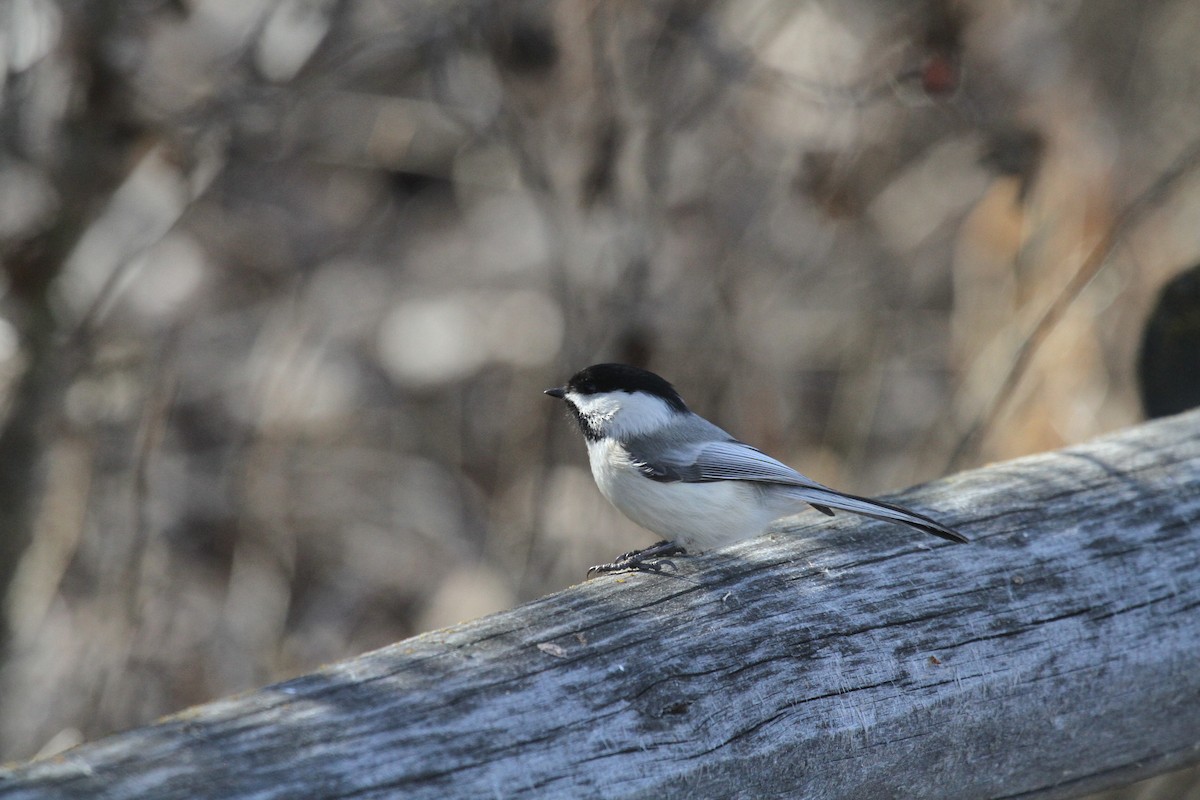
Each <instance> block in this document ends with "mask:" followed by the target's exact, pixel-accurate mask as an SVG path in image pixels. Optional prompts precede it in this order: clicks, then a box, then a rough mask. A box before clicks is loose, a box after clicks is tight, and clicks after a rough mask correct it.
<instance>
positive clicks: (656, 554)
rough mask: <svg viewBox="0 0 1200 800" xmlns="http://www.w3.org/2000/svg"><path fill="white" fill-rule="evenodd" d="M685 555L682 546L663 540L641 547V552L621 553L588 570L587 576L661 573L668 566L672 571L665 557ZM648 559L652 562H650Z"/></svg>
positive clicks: (671, 564) (671, 565) (670, 563)
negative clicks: (625, 572) (628, 572)
mask: <svg viewBox="0 0 1200 800" xmlns="http://www.w3.org/2000/svg"><path fill="white" fill-rule="evenodd" d="M686 554H687V550H685V549H683V546H682V545H679V544H676V543H675V542H672V541H669V540H667V539H663V540H662V541H661V542H656V543H655V544H652V545H650V546H649V547H643V548H642V549H641V550H630V551H629V552H628V553H621V555H619V556H617V557H616V558H614V559H613V560H612V561H610V562H609V563H607V564H597V565H596V566H594V567H592V568H591V569H589V570H588V571H587V574H588V577H589V578H590V577H592V573H593V572H621V571H623V570H633V571H635V572H662V570H663V567H664V566H670V567H671V568H672V569H673V568H674V567H675V564H674V563H673V562H671V561H667V560H665V559H666V557H667V556H681V555H686ZM650 559H654V560H653V561H651V560H650ZM659 559H662V560H659Z"/></svg>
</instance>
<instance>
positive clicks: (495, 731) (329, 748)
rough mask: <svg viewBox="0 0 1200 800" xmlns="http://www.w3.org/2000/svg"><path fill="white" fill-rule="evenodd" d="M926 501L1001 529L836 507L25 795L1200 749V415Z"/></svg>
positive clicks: (990, 768) (814, 776) (243, 700)
mask: <svg viewBox="0 0 1200 800" xmlns="http://www.w3.org/2000/svg"><path fill="white" fill-rule="evenodd" d="M900 499H901V502H905V503H907V504H911V505H914V506H916V507H918V508H920V509H924V510H926V511H928V512H930V513H931V514H934V515H935V516H937V517H938V518H939V519H942V520H944V521H945V522H947V523H949V524H951V525H954V526H955V527H957V528H959V529H960V530H962V531H963V532H964V533H966V534H967V535H968V536H970V537H971V538H972V543H971V544H969V545H952V544H947V543H943V542H941V541H938V540H936V539H933V538H931V537H925V536H921V535H920V534H917V533H916V532H913V531H910V530H908V529H905V528H902V527H898V526H893V525H888V524H886V523H876V522H873V521H868V520H862V519H858V518H854V517H851V516H848V515H839V516H838V517H837V518H836V519H834V520H828V521H827V520H825V519H824V518H822V517H821V516H820V515H818V514H816V513H811V514H807V515H804V516H803V517H800V518H797V519H796V520H792V523H794V524H793V525H792V526H791V527H789V528H787V529H785V530H780V531H779V532H778V533H775V534H773V535H770V536H768V537H765V538H761V539H759V540H756V541H753V542H747V543H744V544H742V545H739V546H737V547H734V548H732V549H729V550H725V551H721V552H718V553H714V554H711V555H708V556H704V557H698V558H690V559H680V560H679V562H678V565H679V569H678V572H677V573H675V574H672V575H663V576H654V575H625V576H607V577H602V578H599V579H596V580H592V581H590V582H587V583H584V584H582V585H579V586H574V587H572V588H570V589H567V590H565V591H563V592H559V593H557V594H554V595H550V596H548V597H544V598H542V599H540V600H537V601H535V602H532V603H529V604H526V605H524V606H521V607H519V608H516V609H513V610H511V611H507V612H504V613H501V614H497V615H494V616H491V617H487V618H485V619H480V620H476V621H473V622H468V623H465V624H462V625H459V626H456V627H454V628H450V629H446V630H441V631H436V632H433V633H429V634H425V635H422V636H418V637H416V638H414V639H410V640H407V641H404V642H400V643H399V644H396V645H393V646H391V647H388V648H384V649H382V650H379V651H377V652H373V653H368V654H366V655H364V656H361V657H359V658H356V659H353V660H350V661H346V662H344V663H341V664H336V665H333V666H330V667H328V668H326V669H323V670H321V671H320V672H317V673H314V674H311V675H307V676H304V677H301V678H297V679H295V680H291V681H288V682H286V683H282V684H279V685H276V686H272V687H268V688H266V689H262V690H260V691H257V692H254V693H251V694H248V695H245V696H241V697H235V698H230V699H227V700H222V701H219V702H216V703H212V704H209V705H206V706H202V707H199V708H196V709H193V710H190V711H185V712H183V713H181V714H178V715H175V716H172V717H169V718H166V719H164V720H162V721H161V722H159V723H157V724H154V725H151V726H148V727H145V728H140V729H137V730H133V731H129V732H126V733H123V734H119V735H116V736H112V737H110V738H108V739H104V740H101V741H98V742H95V743H90V744H85V745H82V746H80V747H78V748H75V749H74V750H71V751H69V752H67V753H65V754H63V755H60V756H57V757H54V758H52V759H48V760H44V761H40V762H34V763H31V764H26V765H19V766H16V767H12V768H10V769H8V770H7V771H3V772H0V797H3V798H35V797H36V798H43V797H88V798H128V797H156V798H196V797H221V798H251V797H254V798H293V797H326V798H335V797H356V798H373V797H406V798H446V797H488V798H491V797H505V798H507V797H527V796H537V797H570V798H577V797H620V798H632V797H647V798H649V797H689V798H690V797H746V798H750V797H755V798H757V797H813V798H865V797H922V798H938V797H944V798H955V799H956V800H962V799H963V798H1001V797H1004V798H1011V797H1038V798H1042V797H1071V796H1076V795H1079V794H1082V793H1084V792H1086V791H1090V790H1096V789H1100V788H1105V787H1110V786H1116V785H1122V784H1125V783H1129V782H1131V781H1134V780H1137V779H1140V778H1143V777H1147V776H1149V775H1152V774H1154V773H1157V772H1161V771H1165V770H1167V769H1170V768H1173V767H1178V766H1182V765H1185V764H1189V763H1193V762H1196V761H1197V760H1200V750H1198V749H1197V748H1198V746H1200V668H1198V660H1200V414H1197V413H1193V414H1190V415H1184V416H1180V417H1175V418H1172V419H1168V420H1164V421H1161V422H1156V423H1153V424H1147V425H1143V426H1140V427H1137V428H1133V429H1130V430H1127V431H1124V432H1122V433H1119V434H1117V435H1114V436H1110V437H1108V438H1105V439H1101V440H1098V441H1095V442H1092V443H1090V444H1087V445H1083V446H1079V447H1072V448H1068V449H1066V450H1063V451H1060V452H1057V453H1051V454H1046V455H1040V456H1035V457H1031V458H1024V459H1019V460H1017V461H1012V462H1008V463H1004V464H998V465H994V466H990V467H987V468H984V469H980V470H976V471H973V472H968V473H963V474H960V475H956V476H953V477H950V478H947V479H945V480H942V481H939V482H937V483H934V484H931V485H929V486H926V487H924V488H922V489H921V490H919V491H913V492H909V493H907V494H906V495H904V496H903V497H902V498H900ZM598 535H603V532H598ZM580 566H581V569H582V567H583V565H580Z"/></svg>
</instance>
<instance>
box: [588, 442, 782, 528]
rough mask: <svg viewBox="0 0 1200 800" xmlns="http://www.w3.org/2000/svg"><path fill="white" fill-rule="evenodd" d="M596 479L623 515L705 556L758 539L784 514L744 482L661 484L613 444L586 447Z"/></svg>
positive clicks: (758, 489) (605, 494) (589, 443)
mask: <svg viewBox="0 0 1200 800" xmlns="http://www.w3.org/2000/svg"><path fill="white" fill-rule="evenodd" d="M588 460H589V461H590V462H591V466H592V477H593V478H595V480H596V486H597V487H599V489H600V492H601V493H602V494H603V495H604V496H605V497H606V498H608V500H609V502H611V503H612V504H613V505H614V506H616V507H617V508H618V509H619V510H620V511H621V513H623V514H624V515H625V516H627V517H629V518H630V519H631V520H633V521H634V522H636V523H637V524H638V525H641V526H642V527H643V528H646V529H648V530H650V531H653V532H654V533H656V534H658V535H659V536H660V537H662V538H664V539H669V540H673V541H676V542H679V543H680V544H682V545H684V546H689V547H693V548H698V549H701V550H706V549H709V548H712V547H721V546H724V545H727V544H731V543H733V542H736V541H740V540H742V539H748V538H750V537H752V536H757V535H759V534H760V533H762V532H763V531H764V530H766V528H767V526H768V525H769V524H770V523H771V522H772V521H773V520H775V519H778V518H779V517H780V516H782V514H783V513H785V510H784V509H779V508H772V507H770V506H772V505H774V504H773V503H770V502H767V503H764V502H763V500H764V497H763V493H762V490H761V489H760V487H758V486H756V485H754V484H751V483H747V482H743V481H713V482H710V483H683V482H673V483H667V482H659V481H654V480H651V479H650V478H647V477H646V476H645V475H643V474H642V473H640V472H639V471H638V469H637V467H636V466H635V465H634V463H633V460H632V459H631V458H630V456H629V453H628V452H627V451H626V450H625V449H624V448H623V447H622V446H621V445H620V444H619V443H618V442H616V441H615V440H613V439H601V440H599V441H590V442H588Z"/></svg>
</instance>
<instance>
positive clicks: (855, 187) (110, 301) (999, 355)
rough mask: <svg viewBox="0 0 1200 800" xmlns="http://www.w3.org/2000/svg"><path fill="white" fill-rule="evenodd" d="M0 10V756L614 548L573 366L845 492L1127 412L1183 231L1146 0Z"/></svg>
mask: <svg viewBox="0 0 1200 800" xmlns="http://www.w3.org/2000/svg"><path fill="white" fill-rule="evenodd" d="M0 34H2V35H0V40H2V41H3V43H4V46H3V48H2V50H0V69H3V70H4V71H5V72H4V84H3V95H2V96H0V260H2V266H3V271H2V274H3V278H2V284H0V414H2V415H3V416H2V417H0V423H2V425H3V429H2V430H3V432H2V433H0V590H2V595H3V598H4V607H3V611H4V615H3V647H2V648H0V658H2V665H0V666H2V671H0V758H6V759H21V758H27V757H30V756H33V755H34V754H37V753H39V752H40V753H43V754H44V753H49V752H55V751H57V750H59V749H61V748H63V747H65V746H68V745H70V744H72V743H74V742H76V741H78V740H80V739H81V738H92V737H95V736H99V735H102V734H104V733H107V732H110V731H113V730H116V729H121V728H126V727H131V726H134V725H138V724H142V723H145V722H147V721H149V720H151V719H153V718H155V717H157V716H159V715H160V714H163V713H166V712H170V711H173V710H176V709H179V708H181V707H184V706H186V705H189V704H193V703H197V702H202V701H204V700H208V699H211V698H214V697H217V696H220V695H225V694H229V693H231V692H235V691H239V690H243V689H247V688H250V687H254V686H257V685H261V684H264V683H267V682H270V681H273V680H276V679H280V678H283V677H285V676H289V675H294V674H296V673H300V672H303V671H307V670H311V669H313V668H315V667H317V666H318V665H320V664H322V663H324V662H327V661H330V660H333V659H338V658H342V657H345V656H349V655H352V654H356V653H360V652H362V651H364V650H367V649H370V648H374V647H378V646H380V645H383V644H386V643H389V642H392V641H395V640H397V639H400V638H403V637H406V636H410V635H412V634H415V633H418V632H420V631H423V630H428V629H432V628H437V627H440V626H444V625H448V624H452V623H454V622H456V621H459V620H463V619H468V618H472V617H476V616H479V615H481V614H485V613H488V612H491V611H494V610H498V609H502V608H506V607H509V606H511V605H513V604H515V603H517V602H520V601H522V600H525V599H528V598H532V597H535V596H538V595H541V594H544V593H546V592H549V591H552V590H555V589H559V588H562V587H564V586H566V585H569V584H570V583H573V582H576V581H578V580H580V579H582V577H583V575H584V571H585V569H586V568H587V566H588V565H590V564H592V563H595V562H597V561H600V560H607V559H608V558H610V557H611V556H613V555H614V554H615V553H617V552H619V551H621V550H625V549H629V548H630V547H634V546H638V545H640V544H645V543H648V542H649V537H648V535H646V534H645V533H644V532H641V531H639V530H638V529H637V528H636V527H635V526H633V525H632V524H631V523H629V522H627V521H625V520H624V519H622V518H621V517H620V516H619V515H618V514H617V513H615V512H614V511H612V510H611V509H609V508H608V506H607V505H606V504H605V502H604V501H603V499H602V498H601V497H600V496H599V494H598V493H597V492H596V490H595V488H594V487H593V485H592V482H591V477H590V474H589V473H588V470H587V465H586V459H585V455H584V451H583V446H582V444H581V443H580V441H579V440H578V437H577V434H576V433H575V431H573V430H572V427H571V424H570V423H569V421H568V420H567V419H566V418H565V415H564V412H563V410H562V408H561V405H560V404H557V403H554V402H553V401H550V400H548V399H546V398H545V397H543V396H542V395H541V390H542V389H544V388H546V387H548V386H553V385H557V384H559V383H561V382H562V381H564V380H565V379H566V378H567V377H568V376H569V375H570V374H571V373H572V372H574V371H575V370H577V369H579V368H581V367H583V366H586V365H587V364H590V363H593V362H596V361H602V360H619V361H627V362H631V363H637V364H641V365H644V366H647V367H649V368H651V369H654V370H655V371H658V372H660V373H661V374H663V375H665V376H666V377H667V378H668V379H670V380H672V381H673V382H674V383H675V384H676V386H677V387H678V388H679V389H680V391H681V392H682V393H683V395H684V397H686V398H687V399H688V400H689V402H690V404H691V405H692V406H693V408H695V410H697V411H698V412H700V413H702V414H704V415H705V416H708V417H710V418H712V419H715V420H718V421H719V422H720V423H721V424H722V425H723V426H724V427H726V428H728V429H729V430H730V431H732V432H733V433H734V434H735V435H738V436H739V437H740V438H743V439H745V440H747V441H749V442H751V443H754V444H756V445H758V446H761V447H763V448H764V449H767V450H769V451H770V452H772V453H773V454H775V455H777V456H779V457H781V458H782V459H783V460H785V461H787V462H788V463H790V464H792V465H794V466H796V467H797V468H799V469H800V470H802V471H804V472H805V473H807V474H809V475H811V476H812V477H814V478H816V479H818V480H821V481H823V482H826V483H831V484H833V485H835V486H838V487H842V488H845V489H847V490H852V491H855V492H859V493H880V492H884V491H886V490H889V489H897V488H901V487H905V486H908V485H910V484H913V483H916V482H920V481H924V480H928V479H931V478H934V477H936V476H938V475H941V474H944V473H946V472H947V471H950V470H953V469H959V468H965V467H970V466H973V465H978V464H982V463H985V462H988V461H992V460H996V459H1004V458H1009V457H1012V456H1016V455H1019V454H1024V453H1031V452H1037V451H1041V450H1046V449H1051V448H1056V447H1059V446H1062V445H1064V444H1066V443H1070V442H1077V441H1080V440H1083V439H1086V438H1088V437H1091V436H1093V435H1095V434H1098V433H1101V432H1104V431H1108V430H1112V429H1114V428H1118V427H1122V426H1126V425H1130V424H1133V423H1135V422H1137V421H1138V420H1139V419H1140V418H1141V413H1142V412H1141V407H1140V405H1139V402H1138V396H1137V387H1136V381H1135V376H1136V370H1135V364H1136V362H1137V353H1138V348H1139V342H1140V340H1141V331H1142V327H1143V325H1144V323H1145V319H1146V317H1147V314H1148V312H1149V309H1150V307H1151V305H1152V304H1153V302H1154V299H1155V297H1156V295H1157V293H1158V292H1159V290H1160V288H1161V287H1162V286H1163V285H1164V284H1165V283H1166V282H1167V281H1168V280H1169V279H1170V278H1171V277H1172V276H1174V275H1175V274H1177V273H1178V272H1179V271H1180V270H1182V269H1183V268H1184V267H1186V266H1187V265H1189V264H1191V263H1194V262H1195V261H1196V260H1197V258H1198V256H1200V224H1197V214H1198V211H1200V174H1198V172H1200V170H1197V168H1196V164H1195V162H1196V161H1197V156H1196V148H1197V144H1196V143H1197V141H1198V140H1200V115H1197V113H1196V98H1197V96H1200V48H1198V47H1197V46H1196V43H1197V41H1200V6H1198V5H1197V4H1196V3H1194V2H1191V1H1190V0H1152V1H1151V2H1142V3H1121V2H1095V3H1083V2H1078V0H1076V1H1075V2H1072V1H1071V0H1065V1H1063V0H1059V1H1058V2H1055V1H1053V0H1042V1H1041V2H1035V1H1034V0H1028V1H1027V2H1008V3H994V2H984V0H978V1H976V2H970V1H964V2H953V1H952V0H930V1H929V2H898V1H897V0H851V1H850V2H844V1H843V0H836V2H835V0H817V1H814V2H786V3H785V2H774V1H772V0H753V1H749V0H741V1H739V2H712V1H709V2H692V1H691V0H658V1H657V2H653V1H652V2H645V3H619V2H612V3H597V2H587V0H543V1H541V2H533V1H532V0H527V1H525V2H495V1H493V2H464V1H461V0H445V1H444V2H438V3H417V2H414V3H376V2H367V0H349V1H346V2H335V1H334V0H253V1H252V2H247V1H246V0H190V1H185V0H176V1H175V2H168V1H166V0H158V1H150V0H140V1H139V2H99V1H98V0H97V1H95V2H80V1H78V0H76V1H74V2H69V1H68V0H21V1H20V2H17V1H16V0H14V1H13V2H10V3H8V4H6V5H4V6H2V7H0ZM1039 320H1043V322H1042V323H1041V324H1040V326H1039ZM950 521H951V522H957V521H956V520H953V519H951V520H950ZM967 530H968V532H969V526H967ZM895 534H896V535H900V536H902V535H906V534H905V533H904V532H903V531H902V530H900V529H897V531H895Z"/></svg>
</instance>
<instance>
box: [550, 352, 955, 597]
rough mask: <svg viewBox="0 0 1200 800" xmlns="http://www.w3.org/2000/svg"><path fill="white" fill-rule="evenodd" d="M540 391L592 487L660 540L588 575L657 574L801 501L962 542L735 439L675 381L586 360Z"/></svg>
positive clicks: (746, 534)
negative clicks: (580, 450)
mask: <svg viewBox="0 0 1200 800" xmlns="http://www.w3.org/2000/svg"><path fill="white" fill-rule="evenodd" d="M545 394H547V395H549V396H550V397H553V398H556V399H559V400H562V401H563V402H565V403H566V406H567V408H568V409H569V411H570V414H571V416H573V417H574V419H575V421H576V422H577V423H578V425H579V429H580V431H581V432H582V433H583V438H584V441H585V442H586V443H587V452H588V461H589V462H590V464H591V469H592V477H593V478H594V479H595V482H596V486H597V488H598V489H599V490H600V493H601V494H603V495H604V497H605V498H607V499H608V501H609V502H610V503H612V504H613V505H614V506H616V507H617V509H618V510H620V511H621V512H622V513H623V514H624V515H625V516H627V517H628V518H629V519H631V520H633V521H634V522H636V523H637V524H638V525H640V526H642V527H643V528H646V529H647V530H649V531H651V532H652V533H654V534H656V535H658V536H660V537H662V538H661V540H660V541H659V542H657V543H655V544H653V545H651V546H649V547H645V548H642V549H640V550H631V551H630V552H627V553H622V554H621V555H619V556H617V558H615V559H614V560H613V561H611V562H608V563H605V564H597V565H596V566H594V567H592V568H591V569H589V570H588V575H589V576H591V575H592V574H593V573H605V572H617V571H625V570H635V571H645V572H660V571H661V569H662V566H663V565H664V564H670V565H672V566H673V562H671V561H669V560H667V558H668V557H669V556H674V555H683V554H687V553H688V552H689V548H690V549H696V550H708V549H711V548H715V547H724V546H725V545H729V544H732V543H734V542H738V541H742V540H743V539H748V538H751V537H754V536H758V535H759V534H761V533H763V532H765V531H766V529H767V527H768V526H769V525H770V524H771V523H772V522H774V521H775V520H777V519H780V518H781V517H784V516H787V515H789V514H793V513H796V512H798V511H800V510H802V509H803V508H804V505H805V504H808V505H810V506H812V507H813V508H815V509H816V510H818V511H820V512H821V513H823V514H827V515H829V516H833V514H834V510H835V509H836V510H838V511H849V512H852V513H854V514H860V515H863V516H866V517H872V518H874V519H880V520H886V521H888V522H895V523H900V524H904V525H909V526H911V527H913V528H916V529H917V530H920V531H924V532H925V533H928V534H932V535H933V536H937V537H940V538H942V539H945V540H947V541H950V542H955V543H960V544H965V543H966V542H967V541H968V539H967V538H966V537H965V536H963V535H962V534H961V533H959V532H958V531H956V530H954V529H953V528H951V527H949V526H947V525H944V524H942V523H940V522H938V521H937V520H934V519H932V518H930V517H928V516H925V515H924V514H920V513H918V512H916V511H913V510H912V509H908V508H904V507H903V506H898V505H895V504H893V503H885V502H883V501H881V500H872V499H869V498H866V497H858V496H856V495H852V494H847V493H845V492H840V491H838V490H836V489H831V488H829V487H828V486H824V485H822V484H820V483H817V482H816V481H814V480H812V479H811V478H807V477H805V476H804V475H801V474H800V473H799V472H797V471H796V470H794V469H792V468H791V467H789V466H787V465H786V464H784V463H782V462H780V461H777V460H775V459H774V458H772V457H771V456H769V455H767V454H766V453H764V452H762V451H761V450H759V449H757V448H754V447H751V446H750V445H748V444H746V443H744V442H741V441H739V440H737V439H736V438H734V437H733V436H731V435H730V434H729V433H727V432H726V431H725V430H723V429H721V428H719V427H717V426H716V425H714V424H713V423H711V422H709V421H708V420H707V419H705V418H704V417H702V416H700V415H699V414H695V413H693V412H692V411H691V409H689V408H688V406H687V404H686V403H685V402H684V401H683V398H682V397H681V396H680V395H679V392H677V391H676V390H675V387H674V386H672V385H671V384H670V383H668V382H667V381H666V380H665V379H664V378H662V377H660V376H659V375H656V374H655V373H653V372H650V371H649V370H645V369H642V368H640V367H634V366H630V365H628V364H593V365H592V366H590V367H587V368H586V369H582V370H580V371H579V372H576V373H575V374H574V375H572V376H571V378H570V380H568V381H567V382H566V384H564V385H563V386H559V387H554V388H551V389H546V390H545Z"/></svg>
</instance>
